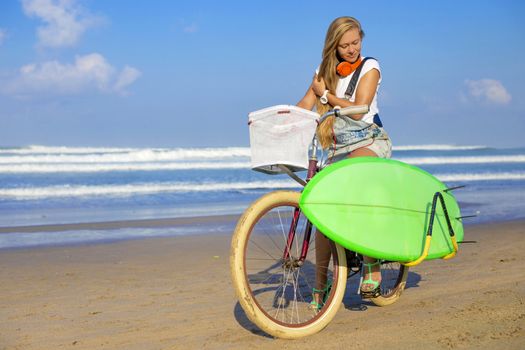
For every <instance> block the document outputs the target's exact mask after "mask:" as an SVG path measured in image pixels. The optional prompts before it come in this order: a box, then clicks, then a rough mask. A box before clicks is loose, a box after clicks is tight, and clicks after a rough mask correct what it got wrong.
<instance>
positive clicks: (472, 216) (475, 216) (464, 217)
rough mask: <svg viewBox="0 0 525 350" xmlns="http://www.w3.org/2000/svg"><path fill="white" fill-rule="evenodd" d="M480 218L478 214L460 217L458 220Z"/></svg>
mask: <svg viewBox="0 0 525 350" xmlns="http://www.w3.org/2000/svg"><path fill="white" fill-rule="evenodd" d="M477 217H478V216H477V215H476V214H474V215H464V216H458V217H457V218H456V220H462V219H469V218H477Z"/></svg>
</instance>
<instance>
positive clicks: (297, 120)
mask: <svg viewBox="0 0 525 350" xmlns="http://www.w3.org/2000/svg"><path fill="white" fill-rule="evenodd" d="M318 119H319V114H317V113H315V112H312V111H309V110H306V109H303V108H300V107H297V106H292V105H278V106H273V107H268V108H264V109H261V110H258V111H255V112H252V113H250V114H249V115H248V120H249V122H248V125H249V126H250V127H249V129H250V149H251V166H252V169H253V170H256V171H260V172H263V173H266V174H280V173H282V172H283V171H282V170H281V169H280V168H279V167H278V165H279V164H282V165H286V166H287V167H288V168H289V169H290V170H291V171H293V172H296V171H302V170H306V169H308V146H309V145H310V143H311V142H312V138H313V136H314V134H315V130H316V127H317V121H318Z"/></svg>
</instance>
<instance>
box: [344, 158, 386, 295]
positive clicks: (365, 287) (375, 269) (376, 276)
mask: <svg viewBox="0 0 525 350" xmlns="http://www.w3.org/2000/svg"><path fill="white" fill-rule="evenodd" d="M357 157H377V154H376V153H375V152H374V151H372V150H370V149H368V148H359V149H356V150H355V151H353V152H352V153H350V156H349V157H348V158H357ZM363 260H364V263H365V264H374V263H376V262H377V259H374V258H370V257H368V256H363ZM369 266H370V268H365V271H364V276H363V281H366V280H369V279H372V281H377V282H381V266H380V265H379V264H377V265H369ZM370 271H371V272H372V276H370ZM375 287H376V285H375V284H372V283H363V284H362V285H361V291H364V292H370V291H373V290H374V289H375Z"/></svg>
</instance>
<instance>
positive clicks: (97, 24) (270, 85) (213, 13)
mask: <svg viewBox="0 0 525 350" xmlns="http://www.w3.org/2000/svg"><path fill="white" fill-rule="evenodd" d="M344 5H346V8H345V6H344ZM524 10H525V5H524V2H522V1H518V0H516V1H496V0H494V1H452V0H445V1H432V2H431V1H388V0H383V1H373V2H371V1H367V2H363V1H345V2H342V1H323V2H320V1H198V0H197V1H153V0H152V1H141V2H139V1H129V2H128V1H126V2H124V1H116V0H113V1H110V0H85V1H81V0H25V1H15V0H6V1H2V2H1V3H0V125H1V127H0V146H17V145H29V144H39V145H66V146H131V147H146V146H148V147H205V146H210V147H215V146H247V145H248V144H249V140H248V129H247V114H248V113H249V112H250V111H254V110H257V109H260V108H264V107H268V106H271V105H276V104H295V103H296V102H297V101H299V99H300V98H301V97H302V96H303V94H304V92H305V91H306V88H307V86H308V85H309V83H310V80H311V78H312V75H313V72H314V69H315V68H316V66H317V65H318V64H319V60H320V57H321V49H322V46H323V40H324V36H325V33H326V28H327V27H328V25H329V24H330V22H331V21H332V20H333V19H334V18H336V17H338V16H342V15H350V16H354V17H357V18H358V19H359V20H360V21H361V23H362V25H363V28H364V30H365V33H366V37H365V40H364V43H363V54H364V55H369V56H373V57H375V58H377V59H379V61H380V64H381V67H382V73H383V84H382V86H381V90H380V95H379V108H380V114H381V118H382V120H383V122H384V124H385V127H386V128H387V130H388V131H389V133H390V135H391V137H392V139H393V142H394V145H411V144H458V145H488V146H494V147H522V146H525V137H524V134H525V121H524V117H525V103H524V100H523V97H524V95H525V94H524V92H525V87H524V82H525V69H524V67H523V57H525V24H524V21H523V20H522V17H523V15H524V14H525V11H524Z"/></svg>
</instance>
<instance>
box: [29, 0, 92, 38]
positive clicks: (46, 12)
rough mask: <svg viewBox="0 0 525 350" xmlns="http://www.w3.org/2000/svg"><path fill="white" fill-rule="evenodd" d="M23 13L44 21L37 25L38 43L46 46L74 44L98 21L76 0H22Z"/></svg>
mask: <svg viewBox="0 0 525 350" xmlns="http://www.w3.org/2000/svg"><path fill="white" fill-rule="evenodd" d="M22 6H23V9H24V13H25V14H26V15H27V16H29V17H37V18H39V19H40V20H42V21H43V22H44V25H43V26H40V27H38V29H37V35H38V38H39V44H40V45H42V46H48V47H64V46H72V45H75V44H76V43H77V42H78V40H79V39H80V37H81V36H82V34H83V33H84V32H85V31H86V30H87V29H88V28H90V27H92V26H94V25H95V24H97V23H98V22H100V18H97V17H95V16H93V15H91V14H90V13H89V12H88V11H87V10H85V9H84V8H82V7H81V6H79V5H78V4H77V3H76V0H22Z"/></svg>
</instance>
